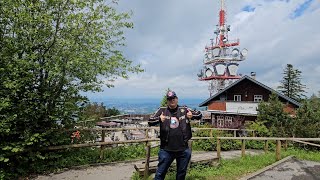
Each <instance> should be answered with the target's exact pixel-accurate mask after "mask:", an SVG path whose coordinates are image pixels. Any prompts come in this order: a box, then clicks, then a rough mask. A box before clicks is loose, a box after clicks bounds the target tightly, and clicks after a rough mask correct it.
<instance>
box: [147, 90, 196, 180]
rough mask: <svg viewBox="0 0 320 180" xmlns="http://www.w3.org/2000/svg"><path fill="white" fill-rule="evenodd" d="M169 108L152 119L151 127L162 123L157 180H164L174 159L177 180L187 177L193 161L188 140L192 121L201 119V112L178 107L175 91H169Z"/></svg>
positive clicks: (159, 111)
mask: <svg viewBox="0 0 320 180" xmlns="http://www.w3.org/2000/svg"><path fill="white" fill-rule="evenodd" d="M166 96H167V107H161V108H159V109H158V111H157V112H156V113H155V114H154V115H153V116H151V117H150V119H149V121H148V123H149V125H150V126H152V125H156V124H159V123H160V150H159V154H158V155H159V157H158V160H159V164H158V168H157V172H156V175H155V180H163V179H164V178H165V176H166V174H167V171H168V168H169V167H170V165H171V163H172V162H173V160H174V159H176V162H177V174H176V179H177V180H183V179H185V177H186V173H187V167H188V164H189V161H190V159H191V150H190V148H189V147H188V140H189V139H191V137H192V133H191V126H190V120H191V119H201V117H202V114H201V112H200V111H191V110H190V109H188V108H187V107H180V106H179V105H178V97H177V95H176V93H175V92H174V91H170V90H169V91H168V92H167V94H166Z"/></svg>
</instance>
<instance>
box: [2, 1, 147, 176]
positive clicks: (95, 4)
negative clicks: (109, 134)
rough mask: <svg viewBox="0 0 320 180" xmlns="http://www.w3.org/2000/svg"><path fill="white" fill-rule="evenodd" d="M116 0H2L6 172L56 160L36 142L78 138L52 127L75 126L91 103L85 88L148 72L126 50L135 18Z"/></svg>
mask: <svg viewBox="0 0 320 180" xmlns="http://www.w3.org/2000/svg"><path fill="white" fill-rule="evenodd" d="M116 3H117V1H112V2H108V1H100V0H90V1H87V0H77V1H74V0H71V1H64V0H55V1H50V0H43V1H38V0H36V1H0V58H1V61H0V118H1V120H0V139H1V141H0V174H1V175H2V176H3V177H1V178H7V179H14V178H17V176H19V175H21V174H25V173H30V172H32V171H33V169H34V168H36V167H34V164H36V163H37V162H38V161H47V160H48V159H50V157H47V156H44V155H43V153H42V152H40V151H38V150H34V149H39V148H40V147H43V146H49V145H58V144H66V143H70V139H69V140H68V141H67V140H65V139H64V138H61V136H59V133H56V132H57V131H56V130H55V133H53V130H52V129H59V128H61V127H64V128H69V127H73V123H74V122H75V121H76V120H78V119H79V114H80V112H81V108H82V107H83V106H84V104H85V103H86V97H83V96H81V95H80V92H86V91H99V90H101V87H102V85H103V84H105V85H106V86H108V87H112V86H113V84H112V82H113V81H114V80H116V79H117V78H119V77H122V78H128V73H131V72H133V73H135V72H141V71H142V70H141V68H140V66H135V65H132V62H131V61H129V60H128V59H126V58H125V57H124V56H123V54H122V52H121V51H119V50H118V49H119V48H120V47H121V46H123V45H124V40H125V37H124V29H127V28H132V27H133V24H132V23H131V22H129V21H128V19H129V18H130V15H129V14H128V13H118V12H117V11H116V9H115V7H114V6H115V4H116ZM58 132H59V131H58ZM32 167H34V168H32Z"/></svg>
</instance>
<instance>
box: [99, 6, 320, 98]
mask: <svg viewBox="0 0 320 180" xmlns="http://www.w3.org/2000/svg"><path fill="white" fill-rule="evenodd" d="M304 2H305V1H304V0H294V1H292V0H291V1H288V2H287V1H280V0H274V1H269V0H268V1H266V0H237V1H234V0H232V2H231V0H228V1H226V6H227V22H228V24H230V25H231V32H230V34H229V37H230V38H229V39H236V38H240V43H241V47H242V48H244V47H245V48H247V49H248V50H249V55H248V58H247V60H245V61H244V62H241V63H240V66H239V72H240V73H242V74H249V73H250V72H252V71H255V72H256V73H257V80H259V81H260V82H262V83H264V84H266V85H268V86H270V87H272V88H275V87H276V86H278V84H279V81H280V80H281V78H282V71H283V68H284V67H285V65H286V64H288V63H290V64H293V66H294V67H295V68H298V69H299V70H301V71H302V76H303V83H304V84H306V85H307V87H308V88H309V89H308V92H309V94H311V93H312V92H317V91H319V90H320V80H319V78H318V77H317V74H319V73H320V62H319V57H320V51H319V50H318V49H319V47H320V31H319V29H320V23H317V22H318V21H319V17H320V2H319V1H318V0H314V1H313V2H312V3H311V5H310V7H309V8H308V9H306V10H305V11H304V13H303V14H302V15H301V16H299V17H296V18H292V13H293V12H294V11H295V10H296V9H297V8H298V7H299V6H300V5H301V4H302V3H304ZM245 6H250V7H253V8H255V9H254V11H252V12H247V11H242V8H244V7H245ZM118 8H119V9H120V10H121V11H128V10H133V12H134V16H133V17H132V21H133V23H134V24H135V28H134V29H133V30H130V31H128V32H127V47H126V49H124V53H125V55H126V56H127V57H128V58H129V59H131V60H133V61H134V63H140V64H141V65H142V67H143V68H144V69H145V70H146V72H144V73H141V74H138V75H135V74H134V75H131V76H130V79H129V80H123V79H118V80H116V82H115V88H111V89H107V88H106V89H105V91H104V92H101V93H98V94H97V93H96V94H95V96H102V97H104V96H108V97H136V98H139V97H141V98H143V97H154V98H159V97H162V95H163V93H164V90H165V89H167V88H168V87H169V88H172V89H173V90H175V91H177V93H178V94H180V96H181V97H187V98H188V97H194V98H203V99H206V98H207V97H208V96H209V92H208V89H207V83H205V82H200V81H198V80H197V76H196V74H197V73H198V71H199V69H200V68H201V67H202V58H203V55H204V47H205V46H206V45H208V44H209V43H210V38H214V34H213V31H214V28H215V25H216V24H217V23H218V22H217V21H218V10H219V8H220V4H219V1H218V0H215V1H212V0H201V1H194V0H175V1H171V0H162V1H150V0H139V1H137V0H130V1H125V0H123V1H120V3H119V7H118Z"/></svg>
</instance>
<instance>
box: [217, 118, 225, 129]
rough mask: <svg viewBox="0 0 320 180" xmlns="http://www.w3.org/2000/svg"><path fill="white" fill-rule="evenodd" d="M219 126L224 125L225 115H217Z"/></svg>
mask: <svg viewBox="0 0 320 180" xmlns="http://www.w3.org/2000/svg"><path fill="white" fill-rule="evenodd" d="M217 126H218V127H223V126H224V116H217Z"/></svg>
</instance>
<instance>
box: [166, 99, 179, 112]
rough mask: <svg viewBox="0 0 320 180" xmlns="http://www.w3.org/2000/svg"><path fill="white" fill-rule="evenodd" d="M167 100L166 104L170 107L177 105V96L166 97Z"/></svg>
mask: <svg viewBox="0 0 320 180" xmlns="http://www.w3.org/2000/svg"><path fill="white" fill-rule="evenodd" d="M167 102H168V106H169V107H170V108H171V109H174V108H176V107H177V105H178V98H177V97H174V98H168V99H167Z"/></svg>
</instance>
